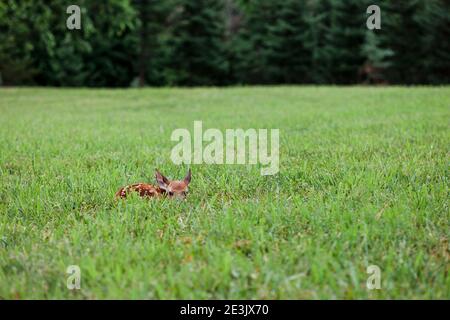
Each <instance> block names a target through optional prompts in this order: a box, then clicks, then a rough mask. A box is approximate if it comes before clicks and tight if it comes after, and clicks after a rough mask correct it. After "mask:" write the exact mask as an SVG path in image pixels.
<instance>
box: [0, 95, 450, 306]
mask: <svg viewBox="0 0 450 320" xmlns="http://www.w3.org/2000/svg"><path fill="white" fill-rule="evenodd" d="M0 114H1V116H0V178H1V187H2V191H1V193H0V297H1V298H6V299H11V298H12V299H15V298H19V299H27V298H32V299H34V298H57V299H58V298H70V299H97V298H98V299H101V298H131V299H136V298H150V299H160V298H162V299H172V298H182V299H185V298H196V299H204V298H205V299H210V298H218V299H222V298H228V299H241V298H246V299H253V298H256V299H280V298H281V299H316V298H317V299H335V298H339V299H341V298H342V299H365V298H370V299H385V298H394V299H401V298H441V299H448V298H450V275H449V257H450V252H449V230H450V228H449V220H450V219H449V218H450V217H449V208H448V151H449V141H450V133H449V119H450V87H440V88H438V87H435V88H433V87H428V88H427V87H415V88H414V87H412V88H401V87H398V88H396V87H393V88H366V87H346V88H340V87H248V88H229V89H144V90H134V89H130V90H87V89H85V90H67V89H1V90H0ZM194 120H202V121H203V127H204V128H212V127H214V128H219V129H221V130H224V129H226V128H278V129H280V149H281V152H280V173H279V174H278V175H276V176H261V175H260V173H259V169H260V168H259V167H258V166H250V165H192V170H193V178H192V183H191V186H190V192H191V194H190V196H189V198H188V201H186V202H178V201H170V200H150V201H147V200H142V199H139V198H137V197H132V198H130V199H128V200H127V201H122V202H116V201H114V198H113V196H114V193H115V192H116V191H117V189H118V188H119V187H120V186H122V185H124V184H128V183H132V182H142V181H147V182H153V181H154V177H153V169H154V168H155V167H158V168H159V169H160V170H161V171H162V172H163V173H165V174H166V175H167V176H169V177H172V178H178V177H179V178H181V177H182V176H183V175H184V174H185V172H186V169H187V166H176V165H174V164H173V163H172V162H171V161H170V151H171V149H172V147H173V146H174V145H175V143H174V142H171V141H170V134H171V132H172V130H174V129H175V128H188V129H189V130H191V131H192V129H193V121H194ZM372 264H375V265H378V266H379V267H380V268H381V285H382V288H381V289H380V290H373V291H370V290H367V288H366V280H367V278H368V276H369V275H368V274H367V273H366V268H367V266H369V265H372ZM69 265H78V266H80V268H81V289H80V290H74V291H70V290H68V289H67V288H66V279H67V277H68V274H66V268H67V267H68V266H69Z"/></svg>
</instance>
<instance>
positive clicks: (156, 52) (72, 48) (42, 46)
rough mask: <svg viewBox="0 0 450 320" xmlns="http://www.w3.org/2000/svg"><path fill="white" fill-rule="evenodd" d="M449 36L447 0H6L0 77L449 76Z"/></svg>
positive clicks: (408, 79)
mask: <svg viewBox="0 0 450 320" xmlns="http://www.w3.org/2000/svg"><path fill="white" fill-rule="evenodd" d="M71 4H77V5H79V6H80V7H81V10H82V14H81V25H82V29H81V30H72V31H71V30H68V29H67V27H66V19H67V18H68V16H69V14H67V13H66V9H67V6H68V5H71ZM370 4H377V5H379V6H380V7H381V30H374V31H370V30H368V29H367V28H366V20H367V17H368V16H369V15H368V14H367V13H366V9H367V7H368V6H369V5H370ZM449 40H450V1H448V0H379V1H373V0H108V1H106V0H69V1H65V0H1V1H0V77H1V79H0V82H2V83H3V84H4V85H50V86H95V87H97V86H107V87H109V86H112V87H116V86H137V85H156V86H163V85H180V86H184V85H187V86H191V85H192V86H194V85H195V86H203V85H231V84H285V83H289V84H290V83H292V84H301V83H316V84H329V83H332V84H352V83H393V84H397V83H400V84H419V83H430V84H442V83H445V84H448V83H449V80H450V41H449Z"/></svg>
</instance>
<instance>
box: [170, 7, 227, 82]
mask: <svg viewBox="0 0 450 320" xmlns="http://www.w3.org/2000/svg"><path fill="white" fill-rule="evenodd" d="M171 19H172V22H171V23H172V25H171V30H170V39H169V41H168V42H167V45H168V46H169V48H170V51H169V59H170V60H169V70H168V72H167V82H168V83H170V84H175V85H189V86H203V85H220V84H224V83H225V82H226V78H225V75H226V73H227V68H228V64H227V60H226V51H225V48H226V46H225V42H224V37H225V17H224V8H223V3H222V2H221V1H217V0H196V1H191V0H178V1H176V6H175V8H174V11H173V13H172V18H171Z"/></svg>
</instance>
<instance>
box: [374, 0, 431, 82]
mask: <svg viewBox="0 0 450 320" xmlns="http://www.w3.org/2000/svg"><path fill="white" fill-rule="evenodd" d="M423 3H424V1H420V0H389V1H387V2H385V3H383V6H382V27H381V30H382V33H381V34H382V43H381V45H382V47H383V48H386V49H390V50H392V52H393V54H392V56H390V57H389V58H388V59H387V62H389V68H387V70H386V75H387V78H388V79H389V81H390V82H392V83H409V84H413V83H420V82H422V80H423V67H422V65H421V64H422V62H421V59H426V57H425V56H423V55H422V54H423V52H424V51H423V47H422V44H421V39H422V37H423V29H422V27H423V26H422V25H421V24H420V23H419V21H418V19H417V18H418V15H419V14H420V12H421V6H422V5H423ZM421 53H422V54H421Z"/></svg>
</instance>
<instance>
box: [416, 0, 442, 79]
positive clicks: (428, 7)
mask: <svg viewBox="0 0 450 320" xmlns="http://www.w3.org/2000/svg"><path fill="white" fill-rule="evenodd" d="M417 20H418V22H419V23H420V25H421V26H422V28H423V30H424V32H423V35H422V40H421V45H422V55H421V56H422V57H423V58H421V59H419V62H420V63H421V68H420V69H421V72H422V75H423V77H422V78H421V82H424V83H432V84H439V83H446V84H448V83H450V40H449V39H450V2H449V1H445V0H428V1H426V2H425V5H424V10H423V13H422V14H421V15H420V16H419V17H418V18H417Z"/></svg>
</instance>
